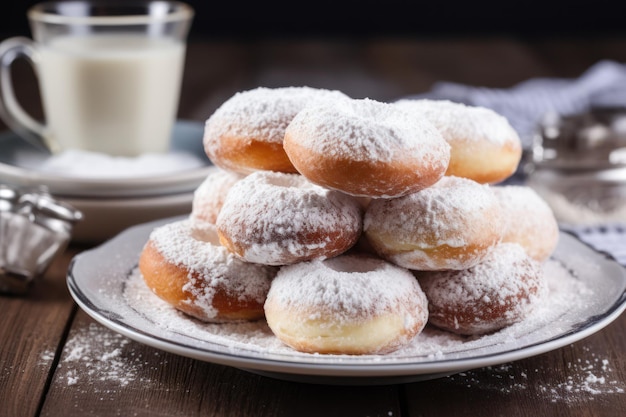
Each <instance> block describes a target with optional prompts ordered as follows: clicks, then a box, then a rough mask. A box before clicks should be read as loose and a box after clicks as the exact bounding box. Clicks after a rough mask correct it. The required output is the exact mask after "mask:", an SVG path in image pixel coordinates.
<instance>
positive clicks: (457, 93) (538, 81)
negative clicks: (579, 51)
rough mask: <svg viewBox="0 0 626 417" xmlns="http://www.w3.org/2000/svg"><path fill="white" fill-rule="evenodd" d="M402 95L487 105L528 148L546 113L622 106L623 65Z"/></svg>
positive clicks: (625, 100)
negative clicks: (504, 85)
mask: <svg viewBox="0 0 626 417" xmlns="http://www.w3.org/2000/svg"><path fill="white" fill-rule="evenodd" d="M404 98H407V99H411V98H416V99H419V98H429V99H446V100H451V101H455V102H459V103H464V104H469V105H475V106H482V107H487V108H490V109H492V110H494V111H496V112H497V113H500V114H501V115H503V116H505V117H506V118H507V119H508V120H509V122H510V123H511V125H512V126H513V128H515V129H516V131H517V132H518V134H519V135H520V137H521V139H522V142H523V144H524V147H525V148H529V147H530V146H531V145H532V135H533V134H534V132H535V130H536V128H537V124H538V123H539V122H540V121H541V119H542V118H543V117H544V116H545V115H546V114H548V113H550V112H556V113H558V114H561V115H572V114H577V113H582V112H584V111H586V110H588V109H590V108H592V107H615V106H619V107H626V65H625V64H621V63H617V62H614V61H606V60H605V61H600V62H598V63H596V64H595V65H593V66H592V67H590V68H589V69H588V70H587V71H585V72H584V73H583V74H582V75H581V76H580V77H578V78H574V79H564V78H533V79H529V80H527V81H524V82H522V83H520V84H517V85H515V86H513V87H511V88H508V89H496V88H487V87H480V86H468V85H463V84H457V83H452V82H447V81H441V82H437V83H435V84H434V85H433V87H432V89H431V90H430V91H428V92H426V93H424V94H418V95H411V96H408V97H404Z"/></svg>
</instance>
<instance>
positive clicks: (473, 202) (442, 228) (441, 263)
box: [364, 177, 504, 270]
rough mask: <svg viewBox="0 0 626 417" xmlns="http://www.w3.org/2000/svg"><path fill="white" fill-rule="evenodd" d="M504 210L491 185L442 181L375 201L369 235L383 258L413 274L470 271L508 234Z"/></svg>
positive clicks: (368, 217)
mask: <svg viewBox="0 0 626 417" xmlns="http://www.w3.org/2000/svg"><path fill="white" fill-rule="evenodd" d="M503 228H504V221H503V218H502V209H501V207H500V204H499V202H498V200H497V199H496V197H495V195H494V193H493V191H492V190H491V188H490V186H489V185H484V184H479V183H477V182H475V181H472V180H470V179H467V178H459V177H443V178H442V179H441V180H440V181H439V182H437V183H436V184H435V185H433V186H432V187H429V188H426V189H424V190H422V191H419V192H417V193H413V194H409V195H407V196H404V197H400V198H395V199H388V200H384V199H379V200H373V201H372V202H371V203H370V205H369V206H368V209H367V211H366V212H365V218H364V232H365V235H366V237H367V239H368V240H369V242H370V244H371V246H372V247H373V248H374V250H376V252H377V253H378V254H379V255H380V256H382V257H383V258H385V259H387V260H389V261H391V262H393V263H395V264H397V265H400V266H403V267H405V268H409V269H415V270H443V269H466V268H469V267H471V266H473V265H475V264H477V263H478V262H480V261H481V260H482V259H483V258H484V257H485V256H486V255H487V253H488V252H489V250H490V249H491V248H493V247H494V246H495V245H496V244H498V243H499V242H500V240H501V239H502V235H503Z"/></svg>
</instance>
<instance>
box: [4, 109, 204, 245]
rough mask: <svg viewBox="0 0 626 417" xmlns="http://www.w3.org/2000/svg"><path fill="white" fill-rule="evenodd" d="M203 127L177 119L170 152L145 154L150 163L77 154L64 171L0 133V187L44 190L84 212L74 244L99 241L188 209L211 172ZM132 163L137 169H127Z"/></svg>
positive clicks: (26, 145) (46, 155)
mask: <svg viewBox="0 0 626 417" xmlns="http://www.w3.org/2000/svg"><path fill="white" fill-rule="evenodd" d="M203 128H204V125H203V124H202V123H200V122H195V121H178V122H177V123H176V125H175V126H174V129H173V132H172V145H171V148H170V151H169V153H168V154H166V155H159V156H148V158H150V157H152V159H151V160H147V159H146V158H143V157H139V158H136V159H133V158H110V159H107V158H104V159H102V160H97V164H93V163H92V162H91V161H90V159H89V158H81V156H82V154H81V153H76V154H74V156H73V157H74V158H75V162H76V164H75V165H76V166H75V167H74V166H73V167H72V169H68V170H66V171H64V169H65V168H64V167H68V166H69V165H63V164H60V165H59V164H56V165H55V162H56V160H53V157H51V155H50V154H49V153H47V152H46V151H44V150H41V149H38V148H36V147H34V146H32V145H30V144H29V143H28V142H26V141H24V140H23V139H21V138H19V137H18V136H17V135H15V134H14V133H12V132H5V133H2V134H0V183H3V184H8V185H12V186H18V187H24V188H27V187H41V186H43V187H46V188H47V189H48V191H49V192H50V193H51V194H52V195H53V196H54V197H55V198H57V199H59V200H60V201H63V202H65V203H68V204H71V205H72V206H73V207H75V208H76V209H78V210H80V211H81V212H82V213H83V220H82V221H80V222H79V223H77V224H76V226H75V228H74V233H73V241H74V242H81V243H99V242H102V241H104V240H106V239H108V238H110V237H112V236H114V235H116V234H118V233H119V232H121V231H122V230H124V229H126V228H127V227H129V226H132V225H135V224H138V223H144V222H146V221H152V220H156V219H161V218H165V217H170V216H175V215H181V214H188V213H189V212H190V211H191V203H192V200H193V193H194V191H195V189H196V188H197V187H198V186H199V185H200V184H201V183H202V181H204V179H205V178H206V176H207V175H208V174H209V172H210V171H211V170H212V169H214V167H213V165H212V164H211V162H210V161H209V159H208V158H207V156H206V154H205V153H204V149H203V147H202V134H203ZM85 155H88V154H85ZM54 158H58V157H54ZM121 159H123V161H122V163H121V164H120V160H121ZM67 161H68V159H67V158H66V160H65V162H64V164H67ZM69 161H70V163H71V161H72V160H71V159H69ZM51 162H52V163H51ZM146 162H148V163H147V164H146ZM89 164H92V166H89ZM107 164H108V165H107ZM132 164H137V165H141V167H140V168H138V169H136V170H132V169H131V170H128V168H129V167H131V168H132ZM81 165H82V166H81ZM96 165H97V166H96ZM120 167H122V168H121V169H120ZM74 168H77V169H74ZM81 169H82V171H81ZM107 169H109V170H111V171H112V172H106V170H107Z"/></svg>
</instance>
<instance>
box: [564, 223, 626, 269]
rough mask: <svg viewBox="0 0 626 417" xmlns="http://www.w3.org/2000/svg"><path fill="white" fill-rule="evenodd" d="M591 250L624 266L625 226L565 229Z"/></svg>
mask: <svg viewBox="0 0 626 417" xmlns="http://www.w3.org/2000/svg"><path fill="white" fill-rule="evenodd" d="M566 230H568V231H569V232H571V233H572V234H574V235H576V236H577V237H578V238H579V239H580V240H582V241H583V242H585V243H586V244H588V245H589V246H591V247H592V248H594V249H596V250H598V251H600V252H605V253H608V254H609V255H611V256H612V257H613V258H615V260H616V261H617V262H619V263H620V264H622V265H624V266H626V225H624V224H607V225H601V226H587V227H582V226H576V227H571V228H569V229H566Z"/></svg>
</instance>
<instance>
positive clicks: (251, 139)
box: [203, 87, 347, 174]
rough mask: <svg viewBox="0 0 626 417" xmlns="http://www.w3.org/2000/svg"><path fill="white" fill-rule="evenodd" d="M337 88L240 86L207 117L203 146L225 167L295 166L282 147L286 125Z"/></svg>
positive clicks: (339, 96) (339, 95) (248, 169)
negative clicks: (243, 87)
mask: <svg viewBox="0 0 626 417" xmlns="http://www.w3.org/2000/svg"><path fill="white" fill-rule="evenodd" d="M345 98H347V96H346V95H345V94H343V93H341V92H339V91H334V90H324V89H316V88H311V87H283V88H274V89H272V88H265V87H259V88H255V89H252V90H248V91H244V92H239V93H237V94H235V95H234V96H232V97H231V98H230V99H228V100H227V101H225V102H224V103H223V104H222V105H221V106H220V107H219V108H218V109H217V110H216V111H215V112H214V113H213V114H212V115H211V116H210V117H209V119H208V120H207V121H206V124H205V130H204V139H203V143H204V149H205V151H206V153H207V155H208V156H209V158H210V159H211V161H212V162H213V163H214V164H215V165H218V166H220V167H222V168H224V169H228V170H232V171H236V172H239V173H243V174H247V173H250V172H253V171H256V170H271V171H281V172H296V170H295V168H294V167H293V165H292V164H291V162H290V161H289V158H287V155H286V154H285V151H284V150H283V137H284V136H285V128H286V127H287V125H288V124H289V122H291V120H292V119H293V117H294V116H295V115H296V114H297V113H298V112H299V111H300V110H301V109H302V108H304V107H305V106H307V105H313V104H316V103H323V102H326V101H329V100H330V101H335V100H339V99H345Z"/></svg>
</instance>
